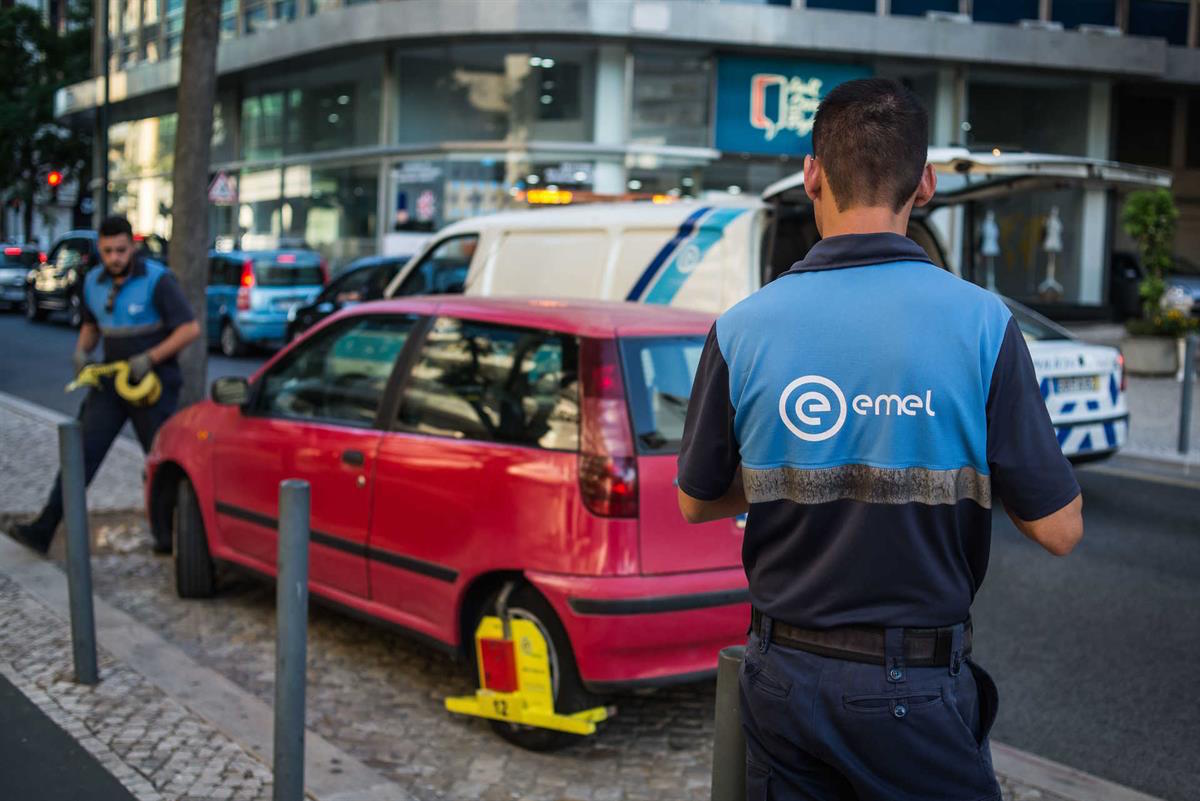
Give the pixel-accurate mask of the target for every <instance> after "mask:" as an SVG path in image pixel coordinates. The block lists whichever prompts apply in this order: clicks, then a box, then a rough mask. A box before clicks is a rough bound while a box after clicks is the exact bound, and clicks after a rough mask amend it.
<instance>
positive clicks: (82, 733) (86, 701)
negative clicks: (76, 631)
mask: <svg viewBox="0 0 1200 801" xmlns="http://www.w3.org/2000/svg"><path fill="white" fill-rule="evenodd" d="M0 610H2V614H0V654H4V657H3V658H2V659H0V674H3V675H4V677H5V678H6V679H8V680H9V681H10V682H12V684H13V685H14V686H16V687H17V689H18V690H20V691H21V692H22V693H23V694H24V695H25V696H26V697H28V698H29V699H30V700H31V701H33V703H34V704H35V705H36V706H37V707H38V708H39V709H40V710H41V711H42V712H43V713H44V714H45V715H47V716H48V717H49V718H50V719H51V720H53V721H54V722H55V723H56V724H57V725H58V726H59V728H61V729H63V730H64V731H66V732H67V733H68V734H70V735H71V736H72V737H74V738H75V740H76V741H77V742H79V743H80V745H82V746H83V747H84V748H86V749H87V751H88V752H89V753H91V754H92V755H93V756H94V757H95V758H96V760H97V761H98V762H99V763H100V764H101V765H102V766H103V767H104V768H105V769H106V770H108V771H109V772H110V773H111V774H112V775H113V776H114V777H115V778H116V779H117V780H118V781H120V782H121V783H122V784H123V785H124V786H125V787H126V788H127V789H128V790H129V791H130V792H131V793H132V794H133V795H134V796H135V797H137V798H138V799H139V801H176V800H178V801H210V799H211V800H212V801H215V800H216V799H231V801H259V800H260V799H261V800H262V801H266V800H267V799H270V798H271V792H272V785H271V781H272V780H271V771H270V770H269V769H268V768H267V767H266V766H265V765H263V764H262V763H261V762H259V761H257V760H256V759H254V758H253V757H251V756H250V755H248V754H246V753H245V752H244V751H243V750H242V749H241V748H240V747H239V746H238V745H237V743H235V742H234V741H233V740H231V739H230V738H229V737H227V736H225V735H224V734H221V733H220V732H217V731H215V730H214V729H213V728H212V727H211V726H209V725H208V724H207V723H205V722H204V721H203V720H201V719H200V718H198V717H196V716H195V715H193V714H192V713H191V712H189V711H188V710H187V709H185V708H184V707H183V706H181V705H180V704H178V703H176V702H175V701H173V700H172V699H170V698H169V697H167V696H166V695H165V694H164V693H163V692H162V691H161V690H159V689H158V688H157V687H155V686H154V685H153V684H151V683H150V682H149V681H147V680H146V679H145V678H144V677H143V676H141V675H140V674H138V673H136V672H134V671H133V670H131V669H129V668H128V667H126V666H124V665H122V664H121V663H119V662H117V661H116V660H114V659H112V657H111V656H109V655H108V654H107V653H105V652H104V651H103V650H101V651H100V653H99V655H98V656H99V667H100V683H99V684H97V685H96V686H95V687H88V686H85V685H81V684H76V683H75V682H74V681H73V680H72V675H71V639H70V630H69V627H68V624H67V622H66V621H64V620H62V619H61V618H59V617H57V616H56V615H55V614H54V613H52V612H51V611H50V610H49V609H47V608H46V607H44V606H43V605H41V604H40V603H39V602H38V601H37V600H35V599H33V598H31V597H30V596H29V595H27V594H26V593H24V592H23V591H22V590H21V589H20V588H19V587H18V586H17V585H16V584H15V583H14V582H12V581H11V580H9V579H8V578H7V577H5V576H4V575H3V574H0Z"/></svg>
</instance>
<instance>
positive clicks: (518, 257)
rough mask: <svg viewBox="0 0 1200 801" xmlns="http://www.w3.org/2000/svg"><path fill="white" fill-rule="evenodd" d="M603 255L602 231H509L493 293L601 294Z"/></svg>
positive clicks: (604, 238) (605, 250)
mask: <svg viewBox="0 0 1200 801" xmlns="http://www.w3.org/2000/svg"><path fill="white" fill-rule="evenodd" d="M533 214H536V212H530V215H531V216H532V215H533ZM668 238H669V237H668ZM664 241H666V240H661V239H660V240H659V245H660V247H661V244H662V242H664ZM607 260H608V235H607V234H606V233H605V232H604V231H598V230H590V231H589V230H582V231H578V230H577V231H561V230H560V231H540V230H537V229H533V230H529V231H512V232H510V233H509V234H507V235H506V236H505V237H504V240H503V241H502V242H501V243H500V247H499V250H498V252H497V255H496V266H495V275H496V276H498V279H497V280H496V283H495V284H494V285H493V286H492V294H495V295H527V294H529V293H530V292H534V293H536V294H538V295H542V296H545V297H600V296H601V295H600V293H601V291H602V290H603V285H604V264H605V262H606V261H607Z"/></svg>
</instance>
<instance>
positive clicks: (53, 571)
mask: <svg viewBox="0 0 1200 801" xmlns="http://www.w3.org/2000/svg"><path fill="white" fill-rule="evenodd" d="M134 447H136V446H134ZM0 565H3V573H4V574H5V575H6V576H8V577H9V578H10V579H12V580H13V581H14V582H16V584H18V585H19V586H20V587H21V589H22V590H24V591H25V592H27V593H29V594H30V595H31V596H33V597H34V598H36V599H37V600H38V601H40V602H41V603H43V604H44V605H45V606H46V607H47V608H49V609H50V610H51V611H52V612H53V613H54V614H55V615H57V616H58V617H59V618H61V619H63V620H69V619H70V612H69V600H68V589H67V577H66V575H65V574H64V573H63V572H62V571H61V570H59V568H58V567H57V566H56V565H55V564H54V563H53V562H50V561H48V560H46V559H43V558H41V557H38V556H35V555H34V554H33V553H32V552H30V551H29V550H28V549H26V548H24V547H23V546H21V545H18V544H17V543H15V542H13V541H12V540H10V539H9V538H8V537H7V536H6V535H5V536H0ZM94 608H95V620H96V638H97V641H98V643H99V644H100V645H101V646H102V647H103V648H104V649H105V650H107V651H108V652H109V653H110V654H112V655H113V656H114V657H116V658H117V659H119V660H121V661H122V662H123V663H125V664H126V665H127V666H129V667H130V668H131V669H133V670H134V671H136V672H137V673H140V674H141V675H142V676H143V677H145V678H146V679H147V680H148V681H150V682H151V683H152V684H154V685H157V686H158V688H159V689H161V690H162V691H163V692H164V693H166V694H167V695H168V696H169V697H170V698H172V699H174V700H175V701H176V702H178V703H179V704H182V705H183V706H185V707H187V708H188V709H189V710H190V711H191V712H192V713H194V714H196V715H197V716H198V717H201V718H203V719H204V720H206V721H208V723H209V724H211V725H212V726H213V728H215V729H216V730H217V731H219V732H221V733H222V734H224V735H225V736H226V737H228V738H230V739H231V740H233V741H234V742H236V743H238V744H239V745H241V746H242V747H243V748H244V749H245V750H246V751H247V752H248V753H249V754H251V755H252V756H253V757H255V758H256V759H258V760H259V761H260V762H262V763H263V764H265V765H267V766H268V767H269V766H270V765H271V764H272V758H271V754H272V748H273V745H274V715H273V713H272V710H271V707H270V706H269V705H268V704H266V703H264V702H263V701H261V700H259V699H258V697H257V696H254V695H251V694H250V693H248V692H246V691H245V690H243V689H242V688H241V687H239V686H238V685H236V684H234V683H233V682H232V681H230V680H229V679H228V678H226V677H225V676H223V675H221V674H219V673H217V672H216V671H214V670H211V669H210V668H207V667H204V666H203V665H200V664H199V663H197V662H195V661H194V660H193V659H192V658H191V657H189V656H188V655H187V654H185V653H184V652H183V651H182V650H181V649H179V648H177V647H176V646H174V645H171V644H170V643H168V642H167V641H166V640H164V639H162V638H161V637H160V636H159V635H158V634H157V633H155V632H154V631H153V630H151V629H150V628H148V627H146V626H144V625H142V624H141V623H139V622H138V621H137V620H135V619H134V618H132V617H130V616H129V615H127V614H125V613H124V612H122V611H120V610H119V609H117V608H116V607H113V606H111V605H110V604H108V603H107V602H106V601H104V600H103V599H102V598H100V597H98V596H95V597H94ZM304 739H305V759H304V772H305V781H304V784H305V790H306V796H307V797H308V798H311V799H315V801H351V799H354V800H355V801H358V800H359V799H361V800H362V801H405V800H407V799H410V798H412V796H411V794H410V793H409V792H408V791H406V790H405V789H404V788H402V787H400V786H399V785H397V784H395V783H393V782H390V781H388V780H387V779H385V778H383V777H382V776H380V775H379V774H378V773H376V772H375V770H373V769H372V768H370V767H368V766H367V765H365V764H363V763H362V762H360V761H359V760H358V759H356V758H354V757H352V756H351V755H349V754H347V753H346V752H345V751H343V750H342V749H340V748H338V747H337V746H335V745H333V744H332V743H330V742H329V741H328V740H326V739H325V738H323V737H321V736H320V735H319V734H317V733H315V732H313V731H312V730H311V729H306V730H305V732H304ZM1080 801H1082V799H1080Z"/></svg>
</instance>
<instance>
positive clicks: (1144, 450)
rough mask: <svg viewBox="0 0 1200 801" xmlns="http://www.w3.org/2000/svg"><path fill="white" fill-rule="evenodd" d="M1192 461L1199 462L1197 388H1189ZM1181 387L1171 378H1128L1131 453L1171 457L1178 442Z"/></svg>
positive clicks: (1199, 404)
mask: <svg viewBox="0 0 1200 801" xmlns="http://www.w3.org/2000/svg"><path fill="white" fill-rule="evenodd" d="M1192 389H1193V391H1192V426H1191V442H1190V445H1191V458H1192V459H1194V460H1196V461H1197V462H1200V386H1195V387H1193V388H1192ZM1181 395H1182V385H1181V384H1180V383H1179V382H1178V381H1176V380H1175V379H1174V378H1137V377H1134V376H1130V378H1129V389H1128V391H1127V392H1126V400H1127V401H1128V403H1129V420H1130V423H1129V442H1128V448H1129V452H1130V453H1135V452H1136V453H1141V454H1146V455H1168V456H1174V455H1175V454H1176V453H1177V452H1178V451H1177V447H1178V442H1179V404H1180V402H1181Z"/></svg>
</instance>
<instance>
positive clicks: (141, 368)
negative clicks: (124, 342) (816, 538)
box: [129, 353, 154, 384]
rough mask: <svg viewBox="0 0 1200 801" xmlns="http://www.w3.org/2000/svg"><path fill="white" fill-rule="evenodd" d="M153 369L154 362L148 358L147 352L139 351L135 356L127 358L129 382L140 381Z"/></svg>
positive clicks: (135, 382)
mask: <svg viewBox="0 0 1200 801" xmlns="http://www.w3.org/2000/svg"><path fill="white" fill-rule="evenodd" d="M153 369H154V362H153V361H152V360H151V359H150V354H149V353H139V354H138V355H137V356H134V357H133V358H132V359H130V360H129V381H130V383H133V384H137V383H140V382H141V380H142V379H143V378H145V377H146V376H147V375H149V374H150V371H151V370H153Z"/></svg>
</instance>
